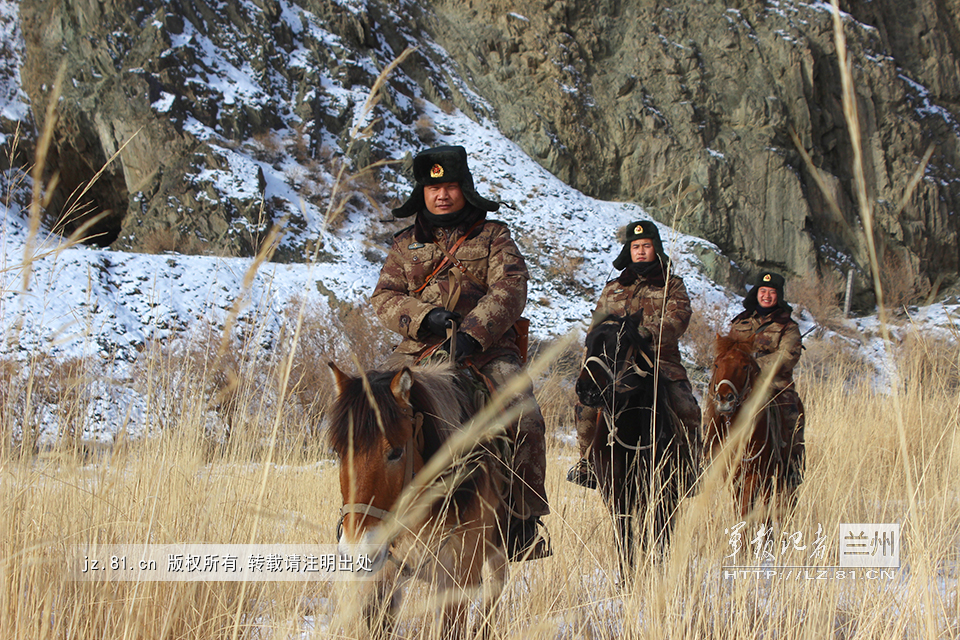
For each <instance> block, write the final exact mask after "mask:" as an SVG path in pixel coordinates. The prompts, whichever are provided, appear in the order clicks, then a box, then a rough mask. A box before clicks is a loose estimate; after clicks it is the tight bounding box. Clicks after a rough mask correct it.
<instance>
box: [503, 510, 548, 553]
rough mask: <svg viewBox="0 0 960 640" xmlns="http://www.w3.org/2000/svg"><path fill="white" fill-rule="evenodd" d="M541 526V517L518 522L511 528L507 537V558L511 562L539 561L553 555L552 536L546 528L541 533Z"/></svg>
mask: <svg viewBox="0 0 960 640" xmlns="http://www.w3.org/2000/svg"><path fill="white" fill-rule="evenodd" d="M541 524H542V523H541V522H540V517H539V516H534V517H532V518H530V519H529V520H520V521H517V522H516V524H515V525H514V526H512V527H511V528H510V532H509V534H508V535H507V556H508V557H509V558H510V562H522V561H527V560H539V559H541V558H549V557H550V556H552V555H553V547H552V546H551V545H550V535H549V533H548V532H547V530H546V527H544V529H543V532H542V533H541V531H540V525H541Z"/></svg>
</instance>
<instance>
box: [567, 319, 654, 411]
mask: <svg viewBox="0 0 960 640" xmlns="http://www.w3.org/2000/svg"><path fill="white" fill-rule="evenodd" d="M652 373H653V358H652V357H651V350H650V333H649V331H647V330H646V329H645V328H644V327H642V326H641V325H640V324H639V323H638V322H637V321H636V320H635V319H633V318H632V317H631V316H627V317H620V316H614V315H610V316H607V317H606V318H604V319H603V320H601V321H599V322H595V323H594V326H593V328H592V329H591V330H590V331H589V332H588V333H587V339H586V344H585V349H584V360H583V365H582V366H581V368H580V375H579V377H578V378H577V385H576V390H577V397H578V398H579V399H580V402H581V403H582V404H584V405H586V406H588V407H598V406H600V405H601V404H603V403H604V402H606V403H607V404H611V403H612V402H613V398H614V395H615V394H617V393H625V392H630V391H634V390H636V389H638V388H640V386H641V385H642V384H643V382H644V378H647V377H648V376H650V375H651V374H652Z"/></svg>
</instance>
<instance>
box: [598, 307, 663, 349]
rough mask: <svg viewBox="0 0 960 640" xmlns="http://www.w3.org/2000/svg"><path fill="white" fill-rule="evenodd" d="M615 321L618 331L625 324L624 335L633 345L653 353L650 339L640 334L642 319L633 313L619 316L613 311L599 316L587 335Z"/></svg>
mask: <svg viewBox="0 0 960 640" xmlns="http://www.w3.org/2000/svg"><path fill="white" fill-rule="evenodd" d="M614 323H615V324H616V325H617V331H619V330H620V326H621V325H622V326H623V328H624V329H625V331H624V332H623V335H624V337H625V338H626V339H627V341H628V342H629V343H630V344H631V345H633V346H634V347H635V348H637V349H638V350H640V351H643V352H644V353H646V354H647V355H651V356H652V355H653V352H652V350H651V348H650V341H649V340H647V339H646V338H644V337H643V336H641V335H640V327H641V325H640V321H639V320H638V319H637V318H635V317H634V316H632V315H628V316H618V315H614V314H612V313H611V314H607V315H606V316H602V317H600V318H597V319H595V320H594V322H593V326H592V327H591V328H590V330H589V332H588V334H587V335H588V336H589V335H590V334H592V333H594V332H596V331H599V330H601V328H602V327H604V326H605V325H611V324H614Z"/></svg>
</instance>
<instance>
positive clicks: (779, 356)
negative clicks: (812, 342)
mask: <svg viewBox="0 0 960 640" xmlns="http://www.w3.org/2000/svg"><path fill="white" fill-rule="evenodd" d="M784 283H785V280H784V278H783V276H781V275H780V274H778V273H774V272H772V271H761V272H760V274H759V275H758V276H757V279H756V282H755V283H754V287H753V288H752V289H751V290H750V291H749V293H747V295H746V297H745V298H744V299H743V309H744V310H743V312H742V313H740V315H738V316H737V317H735V318H734V319H733V321H732V323H731V326H730V334H729V335H730V337H731V338H734V339H737V340H746V339H750V338H751V337H752V338H753V345H754V358H755V359H756V361H757V364H759V365H760V376H761V379H762V378H763V376H765V375H766V374H767V373H768V371H770V369H771V368H775V372H774V374H773V382H772V384H771V389H770V395H771V397H772V405H773V407H774V408H775V409H777V410H778V413H779V416H780V433H781V437H782V438H783V439H784V440H785V442H788V443H790V444H791V446H790V456H789V460H787V478H786V480H787V486H788V487H791V488H792V487H796V486H798V485H799V484H800V482H801V480H802V477H803V470H804V462H805V460H804V458H805V448H804V437H803V427H804V412H803V402H802V401H801V400H800V396H799V395H798V394H797V391H796V388H795V386H794V382H793V369H794V367H796V366H797V362H798V361H799V360H800V352H801V349H802V348H803V347H802V345H801V336H800V327H799V326H798V325H797V323H796V322H795V321H794V320H793V318H791V317H790V313H791V312H792V311H793V308H792V307H791V306H790V305H789V304H787V301H786V300H785V299H784V295H783V287H784Z"/></svg>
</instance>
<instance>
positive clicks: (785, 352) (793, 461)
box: [704, 271, 805, 513]
mask: <svg viewBox="0 0 960 640" xmlns="http://www.w3.org/2000/svg"><path fill="white" fill-rule="evenodd" d="M783 286H784V279H783V277H782V276H781V275H779V274H777V273H773V272H771V271H764V272H761V273H760V275H759V276H758V277H757V280H756V283H755V286H754V287H753V288H752V289H751V290H750V292H749V293H748V294H747V296H746V297H745V298H744V301H743V306H744V311H743V312H742V313H740V314H739V315H738V316H737V317H735V318H734V319H733V322H732V326H731V328H730V333H729V335H728V336H726V337H725V338H723V337H718V338H717V358H716V363H715V365H714V375H713V380H712V381H711V383H710V388H709V389H708V392H707V406H706V411H705V413H704V443H705V445H706V448H705V452H706V455H707V456H708V457H712V456H715V455H716V454H717V453H718V451H719V447H720V446H721V444H722V440H723V438H725V437H726V435H727V432H728V430H729V427H730V426H731V424H732V423H734V422H735V415H736V413H737V412H738V411H739V409H740V407H741V406H742V404H743V403H744V402H745V401H746V400H747V397H748V396H749V395H750V392H751V391H752V390H755V387H756V386H757V385H758V384H759V383H760V381H761V380H764V379H765V377H767V376H768V375H770V376H772V378H771V383H770V385H769V389H767V390H765V395H764V396H763V398H762V399H763V400H764V402H762V403H761V404H760V411H759V412H758V415H757V416H756V417H755V418H754V420H755V422H753V421H751V422H750V423H749V424H748V428H749V429H751V433H750V434H749V435H748V441H747V447H746V450H745V452H744V456H743V460H741V461H740V462H739V463H738V466H740V467H741V469H740V471H739V472H738V477H743V478H747V477H748V476H750V477H752V476H757V477H758V478H759V477H762V478H766V479H767V482H768V484H769V483H773V484H776V485H777V489H778V490H781V491H785V492H788V493H791V492H793V490H794V489H796V487H797V486H798V485H799V484H800V483H801V482H802V479H803V471H804V463H805V444H804V422H805V420H804V411H803V403H802V402H801V400H800V396H799V395H798V394H797V392H796V389H795V386H794V382H793V369H794V368H795V367H796V365H797V362H798V361H799V360H800V353H801V349H802V345H801V336H800V328H799V326H798V325H797V323H796V322H795V321H794V320H793V319H792V318H791V317H790V313H791V311H792V308H791V307H790V305H789V304H787V302H786V300H784V294H783ZM761 391H763V390H761ZM754 480H756V478H754ZM754 480H750V481H749V482H747V485H749V486H742V487H740V490H741V493H742V494H743V495H742V496H741V512H743V513H745V512H746V511H748V510H749V508H750V507H751V506H752V505H753V503H754V500H755V498H756V497H757V496H756V495H755V494H757V493H758V492H764V491H766V490H767V489H769V488H772V487H764V486H760V485H757V486H756V487H754V485H755V484H757V482H754Z"/></svg>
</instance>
